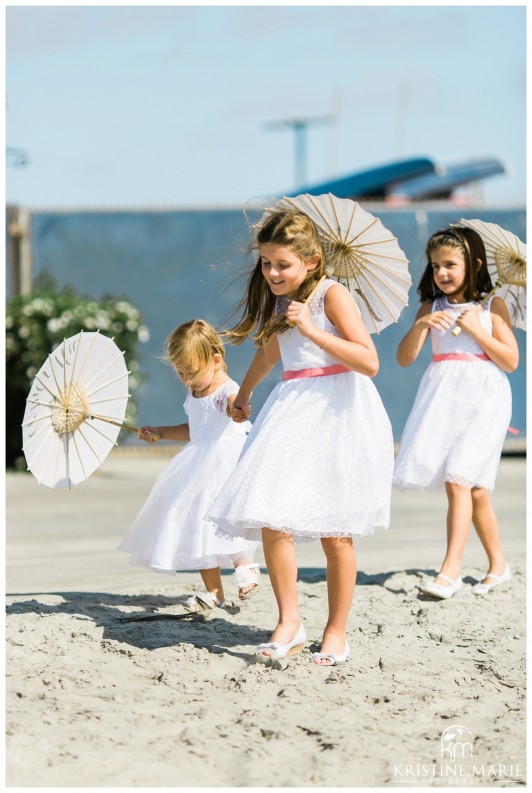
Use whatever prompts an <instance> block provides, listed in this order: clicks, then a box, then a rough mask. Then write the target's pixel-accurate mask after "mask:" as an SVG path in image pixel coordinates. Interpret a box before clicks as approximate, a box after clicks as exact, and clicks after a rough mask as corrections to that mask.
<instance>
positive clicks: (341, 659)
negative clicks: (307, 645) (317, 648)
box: [312, 642, 350, 666]
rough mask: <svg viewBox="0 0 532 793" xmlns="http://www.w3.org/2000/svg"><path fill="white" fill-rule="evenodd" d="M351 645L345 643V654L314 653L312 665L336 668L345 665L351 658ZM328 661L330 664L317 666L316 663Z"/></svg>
mask: <svg viewBox="0 0 532 793" xmlns="http://www.w3.org/2000/svg"><path fill="white" fill-rule="evenodd" d="M349 653H350V649H349V643H348V642H346V643H345V647H344V651H343V653H340V654H339V653H312V663H313V664H314V665H315V666H336V664H343V663H345V662H346V661H347V659H348V658H349ZM321 660H327V661H330V663H328V664H317V663H316V661H321Z"/></svg>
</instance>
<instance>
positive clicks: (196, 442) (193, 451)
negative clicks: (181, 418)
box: [118, 380, 258, 574]
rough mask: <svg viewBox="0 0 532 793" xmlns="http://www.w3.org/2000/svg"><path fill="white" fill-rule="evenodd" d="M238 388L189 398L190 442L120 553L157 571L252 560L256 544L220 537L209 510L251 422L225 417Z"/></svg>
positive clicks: (231, 383)
mask: <svg viewBox="0 0 532 793" xmlns="http://www.w3.org/2000/svg"><path fill="white" fill-rule="evenodd" d="M237 391H238V384H237V383H235V382H234V381H233V380H231V381H229V382H226V383H225V384H223V385H222V386H220V388H219V389H217V390H216V391H215V392H213V393H212V394H210V395H209V396H206V397H201V398H195V397H193V396H192V394H189V395H188V397H187V399H186V401H185V404H184V408H185V412H186V414H187V417H188V422H189V428H190V442H189V443H187V444H186V445H185V446H184V447H183V449H182V450H181V451H179V452H178V453H177V454H176V455H175V457H173V458H172V460H171V461H170V463H169V464H168V465H167V466H166V468H165V469H164V470H163V471H162V472H161V473H160V474H159V476H158V477H157V479H156V481H155V483H154V485H153V487H152V489H151V491H150V493H149V495H148V498H147V500H146V502H145V503H144V506H143V507H142V509H141V510H140V512H139V514H138V515H137V517H136V519H135V521H134V523H133V525H132V526H131V528H130V529H129V531H128V532H127V533H126V535H125V536H124V538H123V539H122V541H121V543H120V544H119V546H118V550H120V551H125V552H127V553H129V554H131V560H132V561H133V562H135V563H137V564H142V565H147V566H149V567H152V568H153V569H154V570H158V571H159V572H163V573H168V574H175V572H176V571H177V570H204V569H209V568H213V567H232V566H233V561H234V560H235V559H236V558H238V557H239V556H240V555H241V554H244V555H245V556H246V557H247V561H248V562H251V561H253V556H254V554H255V551H256V549H257V546H258V543H252V542H248V541H246V540H243V539H233V540H231V539H227V538H223V537H220V536H218V535H217V534H216V527H215V525H214V524H213V523H212V522H211V521H209V520H207V519H206V517H205V516H206V512H207V508H208V506H209V504H210V502H211V501H212V499H213V498H214V496H215V495H216V494H217V493H218V492H219V490H220V489H221V488H222V486H223V485H224V484H225V482H226V480H227V479H228V477H229V476H230V475H231V473H232V471H233V469H234V467H235V465H236V463H237V460H238V458H239V455H240V452H241V451H242V447H243V445H244V442H245V440H246V435H247V432H248V431H249V429H250V428H251V424H250V423H249V422H246V423H245V424H236V423H235V422H233V421H232V420H231V419H230V418H229V417H228V416H227V414H226V405H227V397H228V396H229V395H230V394H236V393H237Z"/></svg>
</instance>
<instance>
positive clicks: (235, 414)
mask: <svg viewBox="0 0 532 793" xmlns="http://www.w3.org/2000/svg"><path fill="white" fill-rule="evenodd" d="M280 357H281V352H280V350H279V342H278V341H277V336H276V335H275V334H274V335H273V336H270V338H269V339H268V341H267V342H266V344H263V345H262V347H259V349H258V350H257V352H256V353H255V357H254V358H253V360H252V361H251V364H250V367H249V369H248V371H247V373H246V375H245V377H244V379H243V380H242V385H241V386H240V390H239V392H238V394H237V395H236V397H235V398H234V400H233V404H232V412H231V415H232V418H233V420H234V421H237V422H242V421H246V420H247V419H248V418H249V417H250V416H251V394H252V393H253V389H254V388H255V387H256V386H257V385H258V384H259V383H260V382H261V381H262V380H264V378H265V377H266V375H267V374H268V373H269V372H271V370H272V369H273V367H274V366H275V364H276V363H277V361H278V360H279V358H280Z"/></svg>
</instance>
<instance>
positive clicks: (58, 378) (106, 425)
mask: <svg viewBox="0 0 532 793" xmlns="http://www.w3.org/2000/svg"><path fill="white" fill-rule="evenodd" d="M128 374H129V372H128V370H127V367H126V364H125V361H124V353H123V352H122V351H120V349H119V348H118V347H117V346H116V344H115V343H114V341H113V340H112V339H111V338H109V337H108V336H104V335H102V334H100V333H99V332H96V333H84V332H83V331H81V332H80V333H78V334H77V335H76V336H71V337H70V338H68V339H65V340H64V341H63V342H62V343H61V344H60V345H59V346H58V347H57V348H56V349H55V350H54V351H53V352H52V353H50V355H49V356H48V358H47V359H46V361H45V363H44V364H43V366H42V367H41V368H40V370H39V371H38V372H37V374H36V376H35V379H34V381H33V384H32V387H31V390H30V393H29V396H28V399H27V403H26V411H25V413H24V420H23V423H22V437H23V449H24V455H25V457H26V463H27V466H28V470H29V471H31V472H32V474H33V475H34V476H35V478H36V479H37V480H38V482H39V484H43V485H46V486H47V487H51V488H52V489H55V488H65V487H68V488H70V487H72V485H76V484H78V483H79V482H82V481H84V480H86V479H88V478H89V476H90V475H91V474H92V473H93V471H95V470H96V469H97V468H98V467H99V466H100V465H101V464H102V463H103V461H104V460H105V458H106V457H107V455H108V454H109V452H110V451H111V449H112V448H113V446H116V445H117V443H116V439H117V437H118V433H119V432H120V429H121V427H124V428H125V429H131V430H134V428H132V427H127V426H126V425H124V424H123V421H124V415H125V412H126V406H127V400H128V397H129V396H130V395H129V393H128Z"/></svg>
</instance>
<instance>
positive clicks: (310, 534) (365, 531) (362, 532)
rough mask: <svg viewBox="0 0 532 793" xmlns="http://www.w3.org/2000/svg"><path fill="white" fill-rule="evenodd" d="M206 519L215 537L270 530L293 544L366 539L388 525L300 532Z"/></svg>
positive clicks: (259, 523) (256, 523)
mask: <svg viewBox="0 0 532 793" xmlns="http://www.w3.org/2000/svg"><path fill="white" fill-rule="evenodd" d="M208 519H209V520H212V521H213V522H214V523H216V535H217V536H218V537H223V538H224V539H229V540H234V539H235V537H246V535H245V534H244V533H240V532H246V530H247V529H251V530H253V531H254V532H257V531H261V530H262V529H263V528H268V529H272V531H279V532H282V533H283V534H290V535H291V536H292V537H293V539H294V540H295V542H314V541H315V540H320V539H322V538H324V537H325V538H326V537H368V536H371V535H372V534H374V532H375V531H377V530H381V531H387V529H388V525H389V524H388V523H384V522H383V523H381V522H377V523H376V524H374V523H372V524H370V525H366V526H364V527H363V528H360V529H356V530H353V531H305V532H300V531H298V530H297V529H292V528H287V527H286V526H272V525H266V523H267V522H266V521H257V520H252V519H250V520H246V519H243V520H240V521H239V525H238V526H235V525H234V524H232V523H229V522H227V523H225V522H224V521H223V520H222V521H220V519H219V518H214V517H213V516H212V515H208Z"/></svg>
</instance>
